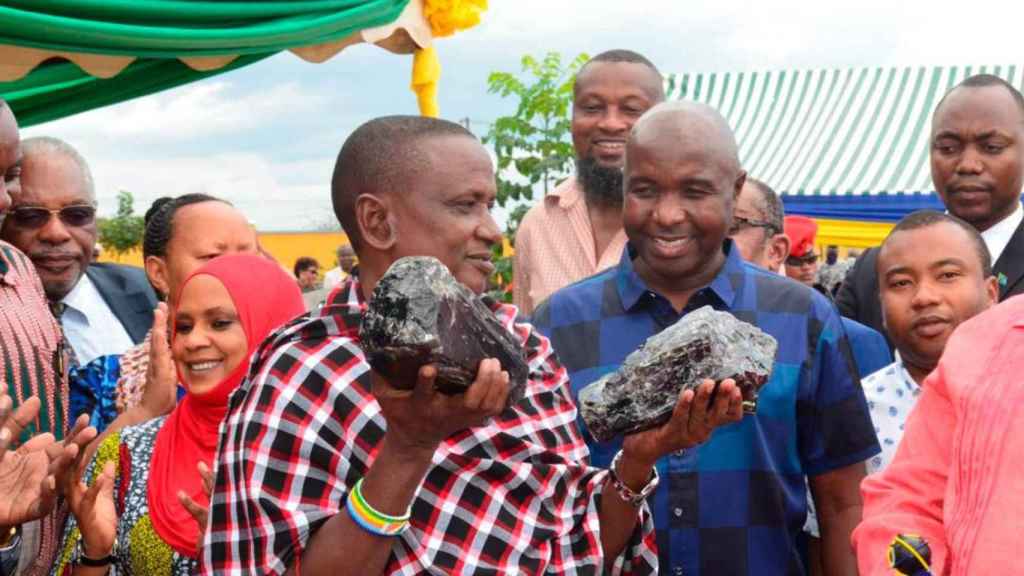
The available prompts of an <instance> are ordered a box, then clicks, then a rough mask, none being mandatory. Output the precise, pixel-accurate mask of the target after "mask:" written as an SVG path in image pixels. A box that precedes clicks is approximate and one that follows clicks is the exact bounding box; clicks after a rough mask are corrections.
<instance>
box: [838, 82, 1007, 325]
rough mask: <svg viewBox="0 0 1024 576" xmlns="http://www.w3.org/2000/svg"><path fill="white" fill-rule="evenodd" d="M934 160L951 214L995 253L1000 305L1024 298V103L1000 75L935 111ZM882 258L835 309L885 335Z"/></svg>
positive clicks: (964, 89)
mask: <svg viewBox="0 0 1024 576" xmlns="http://www.w3.org/2000/svg"><path fill="white" fill-rule="evenodd" d="M930 158H931V168H932V182H933V183H934V184H935V191H936V192H937V193H938V194H939V197H940V198H941V199H942V203H943V204H945V206H946V210H948V211H949V213H950V214H952V215H954V216H956V217H958V218H960V219H961V220H964V221H966V222H967V223H968V224H970V225H971V226H973V227H974V228H975V229H976V230H977V231H978V232H980V233H981V237H982V239H983V240H984V241H985V245H986V247H988V251H989V255H990V256H991V258H992V262H993V264H992V268H993V272H994V274H995V276H996V279H997V282H998V283H999V299H1000V301H1002V300H1006V299H1007V298H1009V297H1010V296H1013V295H1015V294H1021V293H1024V211H1022V210H1021V205H1020V194H1021V185H1022V183H1024V96H1021V93H1020V91H1019V90H1017V89H1016V88H1015V87H1013V86H1012V85H1011V84H1009V83H1007V82H1006V81H1005V80H1003V79H1002V78H999V77H997V76H992V75H989V74H979V75H976V76H971V77H970V78H967V79H966V80H964V81H963V82H961V83H960V84H959V85H958V86H956V87H955V88H953V89H952V90H950V91H949V92H947V93H946V95H945V96H944V97H943V99H942V101H940V102H939V104H938V106H936V108H935V113H934V114H933V115H932V133H931V150H930ZM877 259H878V250H869V251H867V252H865V253H864V255H863V256H862V257H861V258H859V259H858V260H857V263H856V264H855V265H854V267H853V269H851V270H850V273H849V274H848V275H847V278H846V280H845V281H844V282H843V284H842V286H841V287H840V289H839V293H838V294H837V295H836V305H837V306H838V307H839V310H840V312H842V314H843V315H844V316H848V317H850V318H853V319H855V320H857V321H859V322H862V323H864V324H867V325H868V326H871V327H872V328H874V329H876V330H878V331H880V332H882V333H883V334H884V333H885V327H884V326H883V323H882V312H881V304H880V303H879V300H878V273H877V271H876V267H877ZM890 341H891V339H890Z"/></svg>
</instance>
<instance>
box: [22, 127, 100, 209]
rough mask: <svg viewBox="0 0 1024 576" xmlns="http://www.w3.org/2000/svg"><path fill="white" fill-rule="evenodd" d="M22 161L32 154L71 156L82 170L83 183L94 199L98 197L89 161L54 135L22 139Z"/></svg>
mask: <svg viewBox="0 0 1024 576" xmlns="http://www.w3.org/2000/svg"><path fill="white" fill-rule="evenodd" d="M21 154H22V162H24V158H26V157H28V156H29V155H32V154H60V155H62V156H66V157H68V158H70V159H71V160H72V161H74V163H75V164H76V165H77V166H78V169H79V170H80V171H81V172H82V184H83V185H84V186H85V190H86V192H88V194H89V196H91V197H92V198H93V199H95V198H96V185H95V183H94V182H93V179H92V170H90V169H89V163H88V162H86V161H85V158H84V157H83V156H82V154H81V153H79V151H78V150H77V149H75V147H74V146H72V145H71V144H68V143H67V142H65V141H63V140H61V139H60V138H54V137H53V136H33V137H32V138H26V139H24V140H22V141H21Z"/></svg>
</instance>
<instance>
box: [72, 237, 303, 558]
mask: <svg viewBox="0 0 1024 576" xmlns="http://www.w3.org/2000/svg"><path fill="white" fill-rule="evenodd" d="M174 310H175V312H174V322H173V327H174V334H173V337H172V341H171V351H172V354H173V356H174V361H175V365H176V367H177V370H178V376H179V379H180V382H182V383H183V384H184V385H185V388H186V390H187V393H186V395H185V397H184V398H183V399H182V400H181V402H180V403H179V404H178V406H177V407H176V408H175V409H174V410H173V411H172V412H171V413H170V414H169V415H168V416H166V417H160V418H155V419H153V420H149V421H148V422H145V423H142V424H139V425H138V426H129V427H126V428H124V429H122V430H120V431H119V432H117V433H115V434H112V435H111V436H109V437H107V439H106V440H104V442H103V444H102V445H101V446H100V448H99V450H98V451H97V453H96V455H95V457H94V458H93V461H92V463H91V464H90V465H89V468H88V471H87V474H86V476H87V477H89V478H95V480H94V481H93V482H92V485H91V486H89V487H87V486H86V485H85V484H84V483H82V482H80V481H78V480H77V479H75V480H72V481H70V482H69V484H70V485H69V486H67V493H68V500H69V503H70V505H71V510H72V513H73V514H74V518H73V519H72V520H70V521H69V522H68V525H67V527H66V529H65V533H64V539H63V543H62V546H61V550H62V552H61V557H60V559H59V562H58V564H57V566H56V567H55V568H54V574H59V575H62V576H63V575H71V574H74V575H75V576H90V575H93V574H106V573H107V572H108V570H109V569H110V567H111V566H115V567H117V569H118V571H119V572H123V573H129V574H132V573H134V574H170V575H176V574H192V573H193V572H194V571H195V568H196V566H197V562H196V556H197V550H198V546H199V544H200V543H201V527H200V526H199V524H198V522H197V521H196V520H195V519H194V518H193V514H192V513H190V512H189V510H187V509H186V508H185V506H184V505H183V502H185V503H189V504H191V502H195V503H197V504H198V506H199V507H205V506H207V505H208V497H207V490H205V489H204V486H203V482H204V478H203V477H201V476H200V474H199V472H198V471H197V464H204V463H205V464H206V466H209V465H211V464H212V463H213V460H214V458H215V455H216V454H215V453H216V450H217V439H218V432H219V428H220V422H221V420H222V419H223V417H224V414H225V413H226V412H227V407H228V398H229V397H230V395H231V393H232V392H233V391H234V390H235V388H237V387H238V385H239V383H241V381H242V378H243V377H244V376H245V372H246V369H247V368H248V360H249V357H250V356H251V355H252V353H253V352H255V351H256V348H257V347H258V346H259V344H260V342H262V341H263V340H264V339H265V338H266V337H267V336H268V335H270V333H271V332H272V331H273V330H274V329H276V328H277V327H279V326H281V325H282V324H284V323H286V322H287V321H288V320H290V319H292V318H294V317H296V316H298V315H300V314H302V313H303V312H304V311H305V306H304V305H303V302H302V295H301V294H300V292H299V289H298V287H297V286H296V284H295V280H294V279H293V278H291V277H290V276H289V275H287V274H285V273H284V272H283V271H282V270H281V267H280V266H278V265H277V264H275V263H273V262H271V261H270V260H267V259H265V258H262V257H260V256H255V255H249V254H237V255H230V256H222V257H220V258H215V259H214V260H211V261H210V262H209V263H207V264H205V265H204V266H203V267H201V268H200V269H199V270H197V271H196V272H195V273H193V274H192V275H191V276H190V277H189V278H188V279H187V280H186V281H185V283H184V284H183V285H182V289H181V292H180V293H179V297H178V303H177V306H176V307H175V309H174Z"/></svg>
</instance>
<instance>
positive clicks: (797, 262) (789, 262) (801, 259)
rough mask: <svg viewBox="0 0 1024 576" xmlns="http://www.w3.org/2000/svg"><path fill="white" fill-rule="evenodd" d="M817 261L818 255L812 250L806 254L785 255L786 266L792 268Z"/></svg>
mask: <svg viewBox="0 0 1024 576" xmlns="http://www.w3.org/2000/svg"><path fill="white" fill-rule="evenodd" d="M817 261H818V255H817V254H815V253H814V252H811V253H810V254H808V255H806V256H787V257H786V266H792V267H793V268H799V267H800V266H808V265H810V264H814V263H815V262H817Z"/></svg>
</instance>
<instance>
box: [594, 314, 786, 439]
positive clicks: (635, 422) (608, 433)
mask: <svg viewBox="0 0 1024 576" xmlns="http://www.w3.org/2000/svg"><path fill="white" fill-rule="evenodd" d="M777 348H778V343H777V342H776V341H775V339H774V338H772V337H771V336H769V335H767V334H765V333H764V332H762V331H761V330H759V329H758V328H757V327H756V326H753V325H751V324H748V323H746V322H743V321H740V320H737V319H736V317H735V316H733V315H732V314H728V313H726V312H718V311H716V310H714V309H713V308H711V307H710V306H705V307H703V308H700V309H698V310H695V311H694V312H691V313H689V314H687V315H686V316H684V317H683V318H682V319H681V320H679V321H678V322H676V323H675V324H673V325H672V326H669V327H668V328H666V329H665V330H663V331H662V332H660V333H658V334H655V335H654V336H651V337H650V338H648V339H647V342H645V343H644V345H643V346H641V347H640V348H639V349H637V350H636V351H635V352H633V353H632V354H630V355H629V356H627V357H626V360H625V362H623V364H622V366H621V367H620V368H619V370H618V371H616V372H613V373H611V374H608V375H606V376H604V377H603V378H601V379H600V380H597V381H596V382H594V383H592V384H590V385H588V386H587V387H585V388H584V389H583V390H580V395H579V402H580V414H581V415H582V416H583V420H584V422H586V424H587V429H588V430H590V433H591V434H592V435H593V436H594V438H596V439H597V440H598V441H601V442H605V441H608V440H611V439H612V438H614V437H616V436H618V435H619V434H630V433H633V432H639V431H641V430H646V429H649V428H654V427H655V426H660V425H661V424H663V423H665V422H666V421H668V419H669V418H670V417H671V416H672V409H673V408H674V407H675V405H676V402H677V401H678V400H679V394H680V393H681V392H682V391H683V390H686V389H695V388H697V387H698V386H699V385H700V383H701V382H703V381H704V380H705V379H707V378H710V379H712V380H714V381H715V382H721V381H722V380H725V379H726V378H732V379H733V380H735V381H736V384H737V385H738V386H739V388H740V391H741V392H742V393H743V410H744V412H746V413H748V414H752V413H754V411H755V410H756V409H757V391H758V389H760V388H761V386H763V385H764V383H765V382H766V381H767V380H768V377H769V376H770V375H771V372H772V364H773V362H774V360H775V351H776V349H777Z"/></svg>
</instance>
